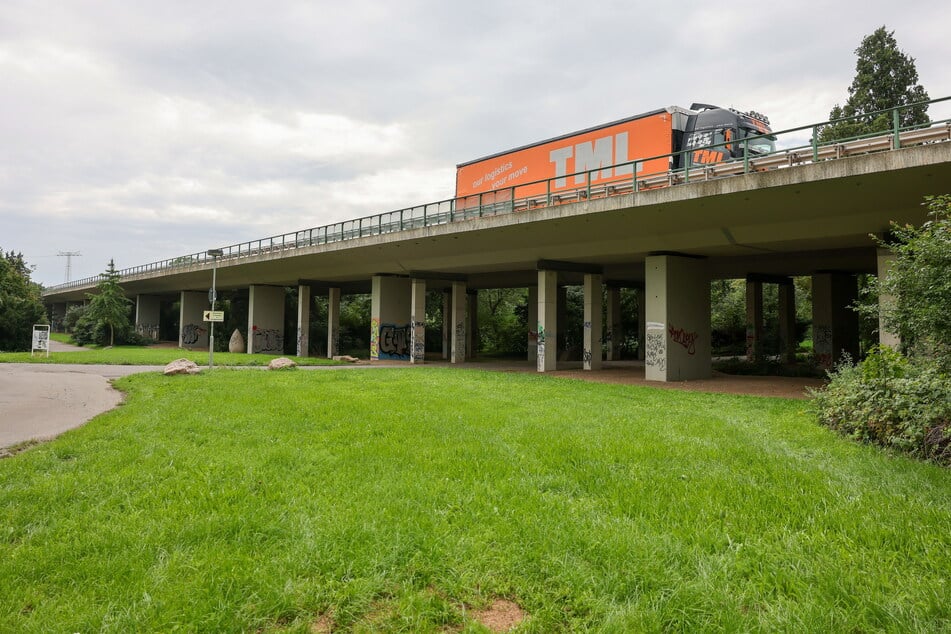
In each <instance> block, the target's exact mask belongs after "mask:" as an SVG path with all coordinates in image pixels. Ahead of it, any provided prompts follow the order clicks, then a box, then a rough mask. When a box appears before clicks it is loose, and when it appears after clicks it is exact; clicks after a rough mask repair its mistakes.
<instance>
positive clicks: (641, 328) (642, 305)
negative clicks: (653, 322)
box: [637, 286, 647, 361]
mask: <svg viewBox="0 0 951 634" xmlns="http://www.w3.org/2000/svg"><path fill="white" fill-rule="evenodd" d="M646 354H647V289H646V288H645V287H643V286H641V287H639V288H638V289H637V360H638V361H644V360H645V358H646Z"/></svg>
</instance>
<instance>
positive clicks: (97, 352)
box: [0, 336, 338, 366]
mask: <svg viewBox="0 0 951 634" xmlns="http://www.w3.org/2000/svg"><path fill="white" fill-rule="evenodd" d="M54 339H56V340H57V341H61V342H62V343H69V340H68V337H63V336H59V337H56V336H54ZM277 356H279V355H267V354H244V353H231V352H216V353H215V365H216V366H218V365H242V366H245V365H267V364H268V363H269V362H270V361H271V359H274V358H276V357H277ZM182 358H185V359H191V360H192V361H194V362H195V363H197V364H199V365H208V350H182V349H181V348H146V347H142V346H116V347H114V348H89V349H87V350H82V351H79V352H50V356H49V357H47V356H46V355H45V354H41V353H39V352H37V353H35V356H30V353H29V352H0V363H69V364H80V365H90V364H96V365H100V364H101V365H166V364H167V363H168V362H169V361H174V360H175V359H182ZM287 358H288V359H292V360H294V361H295V362H297V364H298V365H338V362H336V361H331V360H330V359H324V358H318V357H295V356H288V357H287Z"/></svg>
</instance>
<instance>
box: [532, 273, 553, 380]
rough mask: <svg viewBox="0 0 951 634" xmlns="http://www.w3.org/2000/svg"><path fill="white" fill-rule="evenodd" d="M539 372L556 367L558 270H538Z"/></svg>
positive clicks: (548, 370) (537, 360)
mask: <svg viewBox="0 0 951 634" xmlns="http://www.w3.org/2000/svg"><path fill="white" fill-rule="evenodd" d="M536 362H537V366H536V367H537V368H538V371H539V372H551V371H553V370H555V369H557V367H558V272H557V271H539V272H538V358H537V359H536Z"/></svg>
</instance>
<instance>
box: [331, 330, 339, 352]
mask: <svg viewBox="0 0 951 634" xmlns="http://www.w3.org/2000/svg"><path fill="white" fill-rule="evenodd" d="M338 354H340V329H339V328H338V327H336V326H334V327H333V328H331V329H330V356H331V357H335V356H337V355H338Z"/></svg>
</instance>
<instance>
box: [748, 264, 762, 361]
mask: <svg viewBox="0 0 951 634" xmlns="http://www.w3.org/2000/svg"><path fill="white" fill-rule="evenodd" d="M764 334H765V332H764V321H763V283H762V282H761V281H759V280H753V279H749V278H747V280H746V360H747V361H759V360H761V359H762V358H763V337H764Z"/></svg>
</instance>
